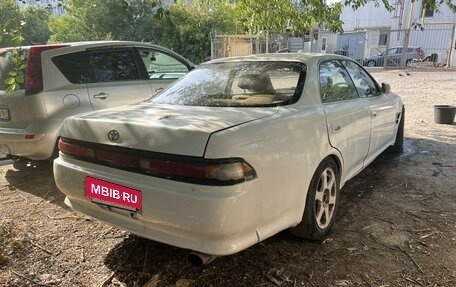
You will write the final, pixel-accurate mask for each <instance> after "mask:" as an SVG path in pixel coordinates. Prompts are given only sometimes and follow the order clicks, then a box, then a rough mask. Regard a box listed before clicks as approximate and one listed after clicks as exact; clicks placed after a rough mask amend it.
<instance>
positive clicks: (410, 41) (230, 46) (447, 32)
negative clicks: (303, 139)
mask: <svg viewBox="0 0 456 287" xmlns="http://www.w3.org/2000/svg"><path fill="white" fill-rule="evenodd" d="M455 30H456V23H448V24H438V25H436V24H434V25H424V26H422V27H417V28H416V29H410V30H406V29H404V30H391V29H379V28H376V29H374V28H371V29H363V30H357V31H348V32H344V33H340V34H336V33H331V32H327V31H320V32H318V33H317V34H315V33H314V34H313V35H312V37H310V38H301V39H297V38H289V37H288V36H287V35H269V36H268V37H267V38H264V37H263V38H262V37H254V36H248V35H218V36H215V37H213V38H212V41H211V57H212V59H216V58H222V57H233V56H244V55H250V54H260V53H275V52H278V51H281V52H286V51H288V52H297V51H298V50H303V51H309V52H319V53H336V54H342V55H345V56H348V57H351V58H353V59H355V60H356V61H358V62H359V63H360V64H362V65H365V66H376V67H385V68H397V67H406V66H413V65H417V66H418V65H433V66H444V65H451V66H456V50H455V49H456V47H455V45H456V43H455V40H456V39H455V34H456V33H455ZM297 47H298V48H299V49H298V48H297Z"/></svg>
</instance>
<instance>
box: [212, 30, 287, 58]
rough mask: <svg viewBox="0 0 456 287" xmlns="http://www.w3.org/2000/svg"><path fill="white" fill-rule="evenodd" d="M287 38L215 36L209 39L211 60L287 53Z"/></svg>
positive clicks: (276, 36) (279, 36) (272, 36)
mask: <svg viewBox="0 0 456 287" xmlns="http://www.w3.org/2000/svg"><path fill="white" fill-rule="evenodd" d="M287 47H288V43H287V38H286V37H284V36H282V35H269V36H268V37H267V38H263V37H262V38H260V37H253V36H249V35H217V36H215V37H213V38H212V39H211V58H212V59H218V58H224V57H235V56H246V55H252V54H263V53H276V52H281V51H287Z"/></svg>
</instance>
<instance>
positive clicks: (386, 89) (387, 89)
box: [382, 83, 391, 94]
mask: <svg viewBox="0 0 456 287" xmlns="http://www.w3.org/2000/svg"><path fill="white" fill-rule="evenodd" d="M382 92H383V93H385V94H389V93H391V86H390V85H389V84H387V83H382Z"/></svg>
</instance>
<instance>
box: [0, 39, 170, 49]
mask: <svg viewBox="0 0 456 287" xmlns="http://www.w3.org/2000/svg"><path fill="white" fill-rule="evenodd" d="M61 45H68V46H71V47H77V46H86V47H88V48H89V47H90V48H96V47H106V46H110V47H112V46H144V45H147V46H153V47H157V48H164V49H167V48H165V47H162V46H159V45H155V44H151V43H146V42H134V41H80V42H63V43H53V44H42V45H41V44H40V45H30V46H18V47H6V48H2V49H5V50H13V49H18V48H20V49H25V50H28V49H30V48H31V47H43V46H46V47H47V46H61ZM167 50H169V49H167Z"/></svg>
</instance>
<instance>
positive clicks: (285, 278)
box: [0, 69, 456, 287]
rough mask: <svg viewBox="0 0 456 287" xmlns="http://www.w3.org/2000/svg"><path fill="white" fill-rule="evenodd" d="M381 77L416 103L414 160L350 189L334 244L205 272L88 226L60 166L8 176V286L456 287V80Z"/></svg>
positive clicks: (2, 256) (409, 138)
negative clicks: (442, 110) (57, 174)
mask: <svg viewBox="0 0 456 287" xmlns="http://www.w3.org/2000/svg"><path fill="white" fill-rule="evenodd" d="M409 74H410V75H407V74H406V73H405V71H397V70H395V71H383V70H379V71H374V72H373V75H374V77H375V78H377V79H378V80H379V82H381V81H386V82H388V83H390V84H391V86H392V90H393V91H395V92H397V93H398V94H399V95H401V96H402V97H403V100H404V102H405V105H406V122H405V125H406V126H405V135H406V140H405V146H406V147H405V152H404V154H403V155H401V156H391V155H382V156H380V157H379V158H378V159H377V160H376V161H375V162H373V163H372V164H371V165H370V166H369V167H367V168H366V169H365V170H364V171H363V172H362V173H360V174H359V175H358V176H356V177H355V178H354V179H352V180H351V181H350V182H348V183H347V184H346V186H345V187H344V188H343V189H342V192H341V200H340V204H341V206H340V208H339V213H338V217H337V221H336V224H335V226H334V228H333V231H332V232H331V233H330V235H329V237H328V238H327V239H326V240H324V241H322V242H312V241H306V240H302V239H297V238H294V237H293V236H291V235H290V234H289V233H288V232H286V231H284V232H282V233H280V234H277V235H276V236H273V237H272V238H270V239H268V240H266V241H264V242H261V243H259V244H257V245H255V246H253V247H251V248H248V249H247V250H245V251H243V252H240V253H238V254H235V255H232V256H225V257H220V258H217V259H216V260H215V261H214V262H212V263H210V264H209V265H206V266H204V267H193V266H191V265H190V264H189V263H188V261H187V255H188V254H189V251H188V250H182V249H179V248H175V247H171V246H167V245H163V244H159V243H156V242H152V241H149V240H146V239H142V238H139V237H137V236H134V235H131V234H129V233H128V232H125V231H122V230H118V229H116V228H113V227H110V226H108V225H106V224H103V223H100V222H97V221H95V220H91V219H89V218H86V217H85V216H83V215H82V214H80V213H77V212H74V211H72V210H70V209H69V208H68V207H66V206H65V205H64V204H63V200H64V197H63V195H62V194H61V193H60V192H59V191H58V189H57V188H56V186H55V183H54V180H53V177H52V165H51V164H50V163H46V162H44V163H43V162H31V163H27V162H18V163H16V164H14V165H5V166H3V167H1V169H0V173H1V176H0V286H100V287H105V286H118V287H123V286H147V287H154V286H177V287H185V286H207V287H210V286H214V287H215V286H370V287H373V286H456V124H453V125H441V124H436V123H434V118H433V116H434V114H433V106H434V105H435V104H456V92H455V88H456V72H455V71H446V70H444V69H442V70H436V69H434V70H416V69H411V70H409Z"/></svg>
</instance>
